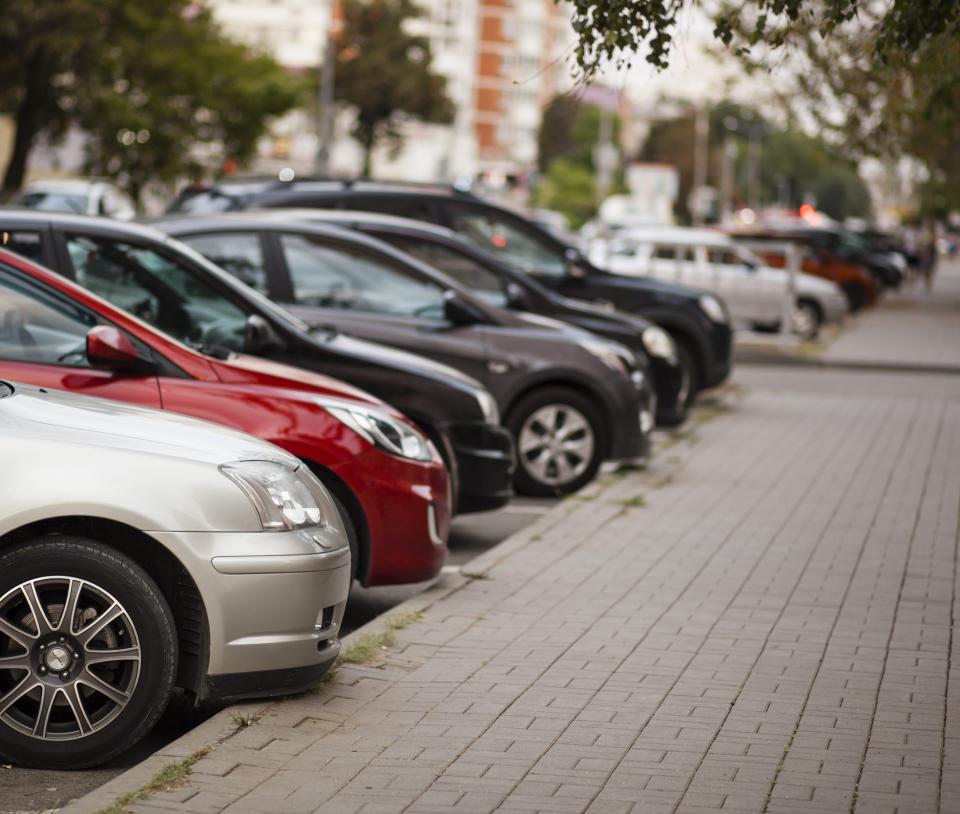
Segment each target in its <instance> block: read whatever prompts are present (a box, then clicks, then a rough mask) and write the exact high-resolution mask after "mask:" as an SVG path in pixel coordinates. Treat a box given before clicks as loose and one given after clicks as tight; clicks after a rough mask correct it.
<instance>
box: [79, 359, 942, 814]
mask: <svg viewBox="0 0 960 814" xmlns="http://www.w3.org/2000/svg"><path fill="white" fill-rule="evenodd" d="M751 375H752V382H751V384H750V387H749V389H748V390H747V391H744V390H743V389H731V390H729V391H728V392H727V393H726V394H724V395H723V396H722V397H721V398H720V399H719V401H717V402H716V403H714V404H712V405H707V407H706V408H705V409H702V410H701V411H700V413H699V415H698V416H697V417H695V419H694V421H693V423H692V425H691V426H689V427H688V428H686V429H685V430H683V431H682V432H680V433H677V434H675V435H674V436H670V437H667V438H666V440H665V442H664V443H662V444H661V446H660V449H659V450H658V455H657V456H656V458H655V461H654V463H653V465H652V466H651V467H650V468H649V469H647V470H646V471H643V472H636V473H630V474H628V475H626V476H622V477H608V478H606V479H604V480H603V481H602V482H601V483H599V484H597V485H595V486H594V487H591V488H590V489H589V490H588V491H587V492H586V493H584V494H581V495H580V496H578V497H577V498H574V499H570V500H568V501H565V502H564V503H563V505H562V506H561V507H559V508H558V509H557V510H555V511H553V512H551V513H549V514H547V515H544V516H543V517H542V518H541V519H540V520H538V521H537V522H535V523H533V524H532V525H530V526H528V527H527V528H526V529H525V530H523V531H521V532H519V533H518V534H517V535H514V537H513V538H511V540H509V541H508V542H507V543H505V544H504V545H502V546H500V547H498V548H496V549H493V550H491V552H489V553H488V554H485V555H481V557H480V558H479V559H477V560H475V561H474V562H472V563H471V565H470V575H471V577H472V578H463V577H459V578H458V577H454V576H449V577H447V578H446V579H445V580H444V581H443V582H442V583H441V585H440V587H439V588H436V589H434V590H433V591H431V592H428V594H427V595H425V596H426V598H424V599H422V600H420V601H421V605H419V606H417V607H423V608H424V610H423V615H422V618H420V619H419V621H415V622H414V623H413V624H410V626H409V627H406V628H405V629H403V630H399V631H397V633H396V644H395V645H394V646H391V647H388V648H386V649H382V650H381V652H379V653H378V654H376V655H375V657H374V658H373V660H372V661H371V663H369V664H351V665H344V666H341V667H340V668H339V669H338V671H337V674H336V676H335V677H334V678H333V679H332V680H331V681H330V682H329V683H327V684H326V685H324V686H323V687H322V688H320V689H319V690H318V691H317V692H316V693H314V694H309V695H305V696H302V697H299V698H295V699H291V700H287V701H283V702H280V703H276V704H273V705H271V706H269V707H267V708H266V709H265V710H263V711H262V714H261V715H260V717H259V718H258V719H257V720H255V721H252V722H250V723H249V725H246V726H242V727H239V728H238V729H237V731H236V732H235V734H233V735H232V737H229V738H227V739H226V740H224V741H223V742H222V743H220V744H219V745H218V746H216V747H215V748H214V749H213V750H212V751H210V752H209V753H208V754H206V755H205V756H203V757H201V758H200V759H199V760H198V761H197V762H196V763H195V765H194V766H193V770H192V774H191V775H190V776H189V778H188V779H187V780H186V782H184V783H183V784H182V785H178V786H177V787H175V788H173V789H171V790H169V791H165V792H162V793H159V794H154V795H150V796H147V797H145V798H144V799H142V800H141V801H140V802H138V803H136V804H134V805H133V806H132V807H131V808H132V810H136V811H140V812H156V811H160V810H163V811H187V812H219V811H230V812H255V811H256V812H259V811H271V812H313V811H324V812H327V811H329V812H338V814H339V813H340V812H361V811H362V812H400V811H409V812H438V811H494V810H499V811H513V812H519V811H576V812H579V811H589V812H628V811H644V812H646V811H651V812H654V811H684V812H694V811H707V810H716V809H718V808H719V809H723V810H731V811H738V812H748V811H770V812H796V811H862V812H894V811H897V812H905V811H917V812H920V811H923V812H929V811H936V810H941V811H960V765H958V764H960V704H958V703H957V701H956V693H957V688H958V687H960V673H958V672H957V667H956V662H955V660H954V659H953V651H952V648H953V643H954V638H955V634H954V632H953V619H954V617H955V615H956V613H957V611H958V608H957V606H956V597H957V585H956V553H957V529H958V526H957V516H958V496H960V467H958V466H957V463H956V462H957V461H958V460H960V398H958V394H957V393H956V391H955V389H952V388H951V387H944V388H934V389H933V391H932V392H926V391H923V390H922V389H921V390H920V391H919V392H918V393H913V392H911V391H910V390H909V389H904V388H899V389H898V388H897V385H896V384H895V382H896V381H898V380H897V379H896V376H898V375H900V374H887V375H888V376H889V377H892V378H890V379H889V382H888V384H887V386H886V387H879V386H878V384H877V382H878V379H877V376H878V374H875V373H870V374H860V373H855V372H849V373H848V374H847V375H846V377H845V380H844V387H843V388H837V389H835V390H833V392H830V388H829V387H823V386H821V387H814V388H813V392H810V393H807V392H804V390H803V388H802V387H800V386H793V387H785V386H783V382H782V377H781V374H780V373H779V372H778V371H776V370H769V371H754V372H753V373H752V374H751ZM805 375H807V376H811V377H816V376H817V375H818V374H817V373H816V372H813V371H808V372H806V373H805ZM819 375H823V376H829V375H832V372H828V371H825V372H822V373H821V374H819ZM765 376H770V377H772V379H771V380H770V381H764V377H765ZM861 376H868V377H870V381H871V384H870V386H868V387H865V392H864V393H859V392H858V386H857V381H858V378H859V377H861ZM413 602H417V600H413ZM409 607H412V605H411V606H403V607H402V608H401V609H409ZM388 618H389V614H388ZM183 756H184V755H183V753H182V751H181V752H179V753H173V754H171V755H169V756H168V757H166V758H165V759H168V760H172V759H174V758H176V757H183ZM158 759H164V756H159V757H158ZM116 789H117V786H113V787H111V786H108V787H106V788H105V789H104V790H102V791H101V792H100V793H97V794H94V795H92V796H90V797H89V798H87V799H85V800H82V801H79V802H78V803H77V804H75V805H73V806H71V807H69V808H68V809H67V810H68V811H92V810H96V808H98V807H99V806H101V805H103V804H104V803H105V802H107V801H108V800H110V799H113V797H112V796H111V795H113V796H115V795H116Z"/></svg>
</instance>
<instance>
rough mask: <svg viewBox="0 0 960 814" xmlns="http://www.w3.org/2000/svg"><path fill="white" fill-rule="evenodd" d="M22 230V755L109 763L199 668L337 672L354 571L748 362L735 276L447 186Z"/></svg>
mask: <svg viewBox="0 0 960 814" xmlns="http://www.w3.org/2000/svg"><path fill="white" fill-rule="evenodd" d="M0 232H2V234H3V244H4V248H3V249H0V380H2V382H3V384H2V385H0V445H2V449H3V453H4V460H5V461H7V462H10V463H9V464H8V466H6V467H4V468H3V470H2V476H0V477H2V478H3V501H2V503H0V755H2V756H3V757H5V758H6V759H8V760H11V761H16V762H18V763H21V764H25V765H35V766H52V767H82V766H89V765H94V764H96V763H99V762H102V761H105V760H108V759H109V758H110V757H112V756H113V755H115V754H117V753H118V752H119V751H121V750H122V749H125V748H126V747H127V746H128V745H129V744H130V743H131V742H132V741H134V740H136V739H137V738H138V737H140V736H141V735H142V734H143V733H144V732H146V731H147V730H148V729H149V728H150V726H152V724H153V723H154V722H155V720H156V718H157V717H158V716H159V714H160V713H161V712H162V710H163V708H164V706H165V704H166V701H167V699H168V697H169V695H170V693H171V692H172V691H173V689H174V687H180V688H182V689H184V690H186V691H187V692H189V693H191V694H192V695H193V696H195V697H196V698H197V699H198V701H206V700H221V701H222V700H230V699H236V698H241V697H249V696H255V695H269V694H277V693H286V692H293V691H297V690H300V689H303V688H305V687H307V686H310V685H311V684H313V683H315V682H316V680H317V679H318V677H319V676H320V675H321V674H322V673H323V672H324V671H325V670H326V669H328V668H329V666H330V664H331V663H332V662H333V661H334V660H335V658H336V655H337V652H338V647H339V645H338V642H337V635H338V632H339V627H340V623H341V620H342V617H343V612H344V607H345V604H346V601H347V595H348V592H349V589H350V585H351V583H352V581H353V580H358V581H359V582H361V583H362V584H364V585H384V584H395V583H403V582H414V581H422V580H426V579H430V578H432V577H434V576H435V575H436V574H437V573H438V572H439V570H440V568H441V566H442V564H443V562H444V560H445V557H446V552H447V549H446V543H447V537H448V534H449V530H450V524H451V519H452V517H453V516H454V515H455V514H457V513H464V512H473V511H483V510H489V509H494V508H497V507H499V506H501V505H503V504H504V503H506V502H507V501H508V500H509V499H510V498H511V496H512V495H513V493H514V490H518V491H521V492H525V493H530V494H537V495H562V494H566V493H568V492H571V491H573V490H575V489H577V488H579V487H580V486H582V485H584V484H585V483H587V482H588V481H589V480H590V479H591V478H592V477H593V476H594V475H595V474H596V472H597V470H598V468H599V467H600V465H601V463H603V462H604V461H632V460H635V459H638V458H642V457H644V456H646V455H647V454H648V452H649V449H650V433H651V430H652V429H653V427H654V426H655V424H656V423H660V424H667V425H675V424H678V423H680V422H682V421H683V420H684V419H685V417H686V414H687V410H688V409H689V407H690V406H691V404H692V403H693V401H694V399H695V398H696V395H697V393H698V392H699V391H701V390H702V389H704V388H707V387H711V386H714V385H716V384H719V383H720V382H722V381H723V380H724V379H725V378H726V377H727V375H728V374H729V372H730V366H731V323H730V316H729V314H728V312H727V309H726V306H725V305H724V303H723V301H722V299H721V298H719V297H717V296H715V295H713V294H710V293H707V292H704V291H701V290H696V289H691V288H687V287H683V286H679V285H675V284H671V283H665V282H662V281H658V280H653V279H649V278H646V277H633V276H628V275H623V274H616V273H611V272H608V271H605V270H602V269H600V268H598V267H597V266H596V265H594V264H593V263H591V262H590V261H589V259H588V258H587V257H585V256H584V255H583V254H581V253H580V252H579V251H578V250H576V249H574V248H572V247H570V246H567V245H565V244H564V243H562V242H561V241H559V240H557V239H556V238H554V237H552V236H551V235H550V234H549V233H547V232H545V231H543V230H542V229H541V228H540V227H538V226H536V225H535V224H532V223H530V222H529V221H527V220H525V219H524V218H523V217H521V216H520V215H517V214H515V213H513V212H512V211H508V210H506V209H502V208H499V207H497V206H495V205H493V204H490V203H488V202H485V201H483V200H481V199H479V198H476V197H474V196H472V195H469V194H465V193H461V192H458V191H456V190H451V189H446V188H441V187H436V188H413V187H399V186H383V185H374V184H352V185H351V184H334V183H316V184H287V185H281V186H277V185H274V184H270V183H263V184H250V185H234V186H230V187H227V188H220V189H200V190H198V189H193V190H190V191H188V193H187V194H184V195H182V196H181V197H180V198H179V199H178V200H177V201H176V202H175V204H174V206H173V207H172V211H171V212H170V213H169V214H168V216H166V217H165V218H163V219H161V220H160V221H158V222H156V223H154V224H153V225H152V226H146V225H142V224H132V223H122V222H119V221H115V220H110V219H108V218H104V217H90V216H82V215H71V214H61V213H57V212H50V211H42V210H36V209H35V210H29V209H9V210H0ZM197 419H203V421H197ZM214 425H221V426H220V427H216V426H214Z"/></svg>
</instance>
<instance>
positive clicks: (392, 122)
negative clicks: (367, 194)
mask: <svg viewBox="0 0 960 814" xmlns="http://www.w3.org/2000/svg"><path fill="white" fill-rule="evenodd" d="M420 14H421V11H420V9H418V8H417V6H416V5H415V4H414V3H413V2H412V0H346V2H345V3H344V7H343V31H342V33H341V35H340V39H339V41H338V43H337V69H336V80H335V95H336V98H337V99H338V100H339V101H342V102H345V103H346V104H348V105H351V106H352V107H353V108H355V110H356V123H355V125H354V128H353V137H354V138H355V139H356V140H357V141H358V142H359V143H360V146H361V147H362V148H363V174H364V175H369V174H370V162H371V158H372V155H373V150H374V148H375V147H376V145H377V143H378V142H380V141H381V140H386V141H387V142H388V143H390V145H391V146H392V147H393V148H394V149H399V147H400V144H401V140H402V132H401V128H400V126H399V125H400V124H401V122H402V121H403V119H404V118H414V119H419V120H421V121H425V122H432V123H436V124H447V123H449V122H451V121H453V117H454V106H453V102H451V100H450V99H449V97H448V96H447V90H446V84H447V83H446V79H445V78H444V77H443V76H441V75H439V74H436V73H434V71H433V67H432V65H431V62H432V59H433V55H432V53H431V51H430V40H429V39H428V38H427V37H422V36H418V35H414V34H410V33H409V32H408V31H406V26H407V24H408V23H409V21H411V20H413V19H415V18H417V17H419V16H420Z"/></svg>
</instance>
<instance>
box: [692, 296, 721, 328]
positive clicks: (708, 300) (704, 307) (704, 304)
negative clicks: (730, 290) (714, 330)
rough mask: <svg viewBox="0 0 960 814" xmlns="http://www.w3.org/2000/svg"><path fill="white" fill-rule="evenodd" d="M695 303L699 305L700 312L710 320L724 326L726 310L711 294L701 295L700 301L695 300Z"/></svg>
mask: <svg viewBox="0 0 960 814" xmlns="http://www.w3.org/2000/svg"><path fill="white" fill-rule="evenodd" d="M697 303H698V304H699V305H700V310H701V311H703V313H705V314H706V315H707V316H708V317H709V318H710V319H711V320H713V321H714V322H719V323H720V324H721V325H723V324H726V322H727V309H726V308H724V307H723V303H722V302H720V300H718V299H717V298H716V297H714V296H713V294H703V295H702V296H701V297H700V299H699V300H697Z"/></svg>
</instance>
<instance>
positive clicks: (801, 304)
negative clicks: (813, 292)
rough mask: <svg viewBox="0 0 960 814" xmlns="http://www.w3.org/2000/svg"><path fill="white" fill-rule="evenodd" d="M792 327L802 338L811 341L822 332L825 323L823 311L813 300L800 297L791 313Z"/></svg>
mask: <svg viewBox="0 0 960 814" xmlns="http://www.w3.org/2000/svg"><path fill="white" fill-rule="evenodd" d="M790 322H791V323H792V324H791V325H790V329H791V330H792V331H793V332H794V333H795V334H797V336H799V337H800V338H801V339H805V340H807V341H811V340H814V339H816V338H817V336H819V334H820V326H821V325H822V324H823V312H822V311H821V310H820V306H819V305H817V303H815V302H814V301H813V300H808V299H800V300H797V302H796V303H795V304H794V306H793V311H792V312H791V314H790Z"/></svg>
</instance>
